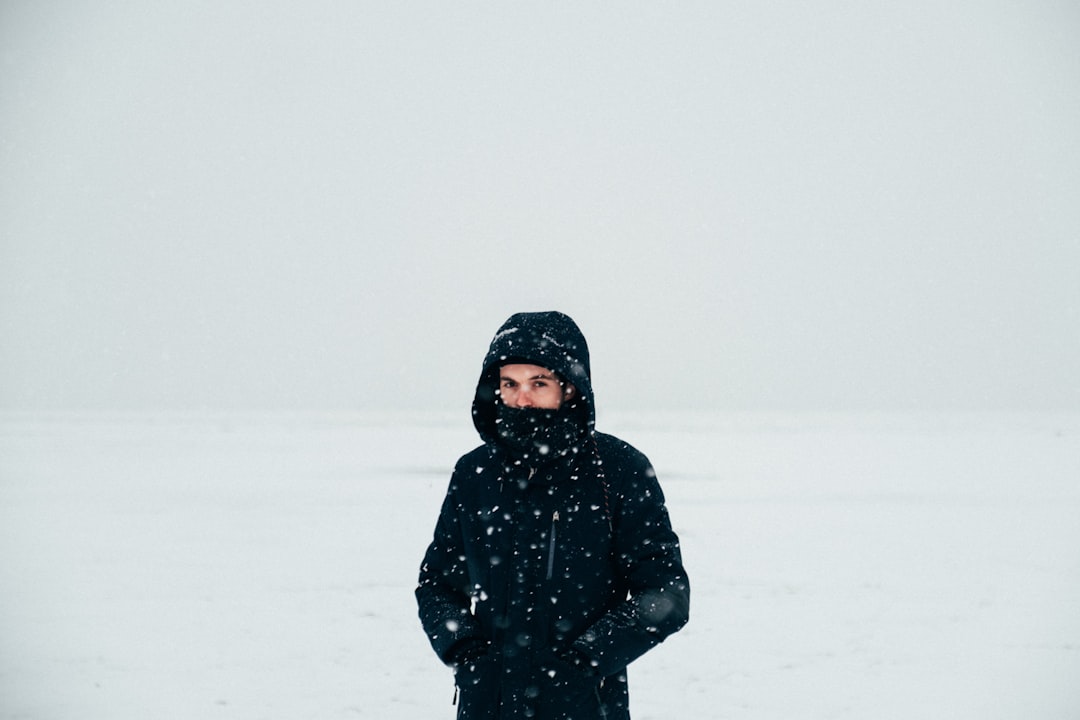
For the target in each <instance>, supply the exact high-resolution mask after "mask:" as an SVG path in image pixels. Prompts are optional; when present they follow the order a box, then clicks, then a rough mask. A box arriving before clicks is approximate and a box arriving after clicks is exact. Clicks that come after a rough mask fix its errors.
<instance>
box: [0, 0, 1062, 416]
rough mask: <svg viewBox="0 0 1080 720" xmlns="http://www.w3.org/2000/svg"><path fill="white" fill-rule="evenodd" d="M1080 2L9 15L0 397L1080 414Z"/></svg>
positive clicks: (269, 7) (98, 404) (149, 5)
mask: <svg viewBox="0 0 1080 720" xmlns="http://www.w3.org/2000/svg"><path fill="white" fill-rule="evenodd" d="M1078 38H1080V9H1078V6H1077V5H1076V4H1075V3H1073V2H1045V1H1040V0H1034V1H1028V2H1022V3H1017V2H974V1H972V2H940V1H934V2H919V1H916V2H905V3H884V2H883V3H873V2H871V3H862V2H838V1H833V2H810V3H796V2H787V3H781V2H760V1H758V0H753V1H750V0H748V1H746V2H716V1H709V2H681V3H644V2H641V3H630V2H612V3H581V2H555V3H552V2H532V3H496V2H486V3H474V2H453V3H446V2H389V3H375V2H371V3H361V2H354V1H348V2H346V1H341V2H311V3H298V2H297V3H290V2H265V1H259V2H256V1H254V0H251V1H247V2H218V1H217V0H214V1H212V2H211V1H208V2H182V3H176V2H169V3H165V2H160V3H159V2H146V1H145V0H139V1H138V2H135V1H132V2H109V3H98V2H63V3H41V2H36V1H33V0H22V1H16V0H3V2H0V407H6V408H15V409H60V408H78V409H96V408H103V409H112V408H118V409H137V408H148V409H157V408H184V409H217V408H222V409H245V408H251V409H286V410H289V409H307V408H310V409H321V408H328V409H353V408H356V409H369V408H383V407H402V408H409V409H420V408H432V409H439V410H455V409H461V410H462V412H465V411H466V408H467V405H468V402H469V399H470V397H471V392H472V387H473V385H474V383H475V380H476V375H477V373H478V371H479V366H480V362H481V359H482V356H483V353H484V350H485V348H486V345H487V343H488V341H489V340H490V337H491V335H492V334H493V333H494V331H495V329H496V328H497V326H498V325H499V324H500V323H501V322H502V321H503V320H504V319H505V318H506V317H507V316H509V315H510V314H512V313H513V312H516V311H519V310H547V309H560V310H563V311H565V312H567V313H569V314H570V315H571V316H573V317H574V318H575V319H576V320H577V321H578V322H579V324H580V325H581V326H582V329H583V330H584V332H585V334H586V336H587V337H588V339H589V341H590V344H591V346H592V349H593V357H594V363H593V371H594V378H595V385H596V389H597V393H598V398H599V403H600V406H601V410H603V409H604V408H615V409H647V408H667V409H672V408H674V409H679V408H687V409H700V410H707V409H722V410H724V409H731V410H746V409H751V410H753V409H764V410H786V409H814V410H817V409H822V410H832V409H839V410H845V409H854V410H861V409H939V408H940V409H976V410H978V409H1055V408H1071V409H1078V408H1080V374H1078V370H1077V368H1078V367H1080V42H1078Z"/></svg>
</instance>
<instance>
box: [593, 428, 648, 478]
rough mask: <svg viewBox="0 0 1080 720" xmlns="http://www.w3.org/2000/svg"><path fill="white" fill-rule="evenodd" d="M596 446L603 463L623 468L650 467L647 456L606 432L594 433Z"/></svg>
mask: <svg viewBox="0 0 1080 720" xmlns="http://www.w3.org/2000/svg"><path fill="white" fill-rule="evenodd" d="M596 447H597V450H599V452H600V457H601V459H602V460H603V461H604V463H605V464H611V465H614V466H616V467H619V468H621V469H623V470H635V471H640V470H645V469H650V470H651V468H652V463H650V462H649V458H647V457H645V453H643V452H641V451H640V450H638V449H637V448H636V447H634V446H633V445H631V444H630V443H628V442H626V441H625V440H622V439H621V438H617V437H615V436H614V435H608V434H607V433H601V432H598V433H596Z"/></svg>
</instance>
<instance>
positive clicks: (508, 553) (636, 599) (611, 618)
mask: <svg viewBox="0 0 1080 720" xmlns="http://www.w3.org/2000/svg"><path fill="white" fill-rule="evenodd" d="M595 408H596V403H595V398H594V396H593V392H592V381H591V370H590V365H589V349H588V346H587V345H586V343H585V338H584V336H583V335H582V333H581V330H580V329H579V328H578V326H577V325H576V324H575V323H574V321H573V320H572V319H570V318H569V317H568V316H566V315H564V314H562V313H559V312H536V313H518V314H516V315H513V316H512V317H510V319H509V320H507V321H506V323H504V324H503V325H502V327H500V328H499V330H498V332H497V333H496V334H495V337H494V339H493V340H492V341H491V346H490V348H489V349H488V352H487V355H486V356H485V357H484V362H483V369H482V371H481V374H480V379H479V382H478V383H477V386H476V394H475V397H474V399H473V404H472V417H473V424H474V425H475V426H476V429H477V431H478V432H479V434H480V438H481V439H482V440H483V445H482V446H480V447H478V448H476V449H475V450H473V451H471V452H469V453H468V454H466V455H464V456H463V457H461V459H460V460H458V462H457V464H456V466H455V468H454V471H453V474H452V476H451V478H450V485H449V488H448V490H447V493H446V496H445V499H444V501H443V504H442V509H441V511H440V514H439V517H438V521H437V523H436V527H435V532H434V537H433V539H432V541H431V544H430V545H429V546H428V548H427V552H426V553H425V555H424V559H423V563H422V564H421V567H420V576H419V584H418V586H417V588H416V600H417V604H418V607H419V614H420V620H421V623H422V625H423V628H424V631H425V632H426V633H427V637H428V639H429V641H430V642H431V646H432V647H433V648H434V650H435V653H436V654H437V655H438V657H439V658H440V659H441V660H442V661H443V662H444V663H446V664H447V665H450V666H451V667H452V668H453V669H454V680H455V685H456V689H455V690H454V696H453V698H454V702H456V703H457V706H458V707H457V717H458V718H459V720H496V719H497V720H509V719H515V720H516V719H517V718H522V719H524V718H530V719H532V720H591V719H592V718H597V719H600V718H604V719H605V720H629V717H630V712H629V707H628V698H629V695H628V691H627V665H629V664H630V663H631V662H632V661H633V660H635V659H636V658H638V657H639V656H641V655H642V654H643V653H645V652H646V651H647V650H649V649H651V648H653V647H654V646H656V645H657V644H659V643H660V642H661V641H663V640H664V639H665V638H667V637H668V636H669V635H671V634H672V633H674V632H676V631H677V630H679V629H681V628H682V627H683V626H684V625H685V624H686V622H687V620H688V619H689V605H690V588H689V581H688V579H687V575H686V572H685V570H684V568H683V564H682V558H681V553H680V549H679V539H678V537H677V536H676V534H675V532H674V531H673V530H672V527H671V522H670V520H669V516H668V512H667V509H666V507H665V504H664V495H663V492H662V491H661V489H660V485H659V484H658V482H657V478H656V474H655V473H654V471H653V468H652V466H651V465H650V463H649V461H648V459H646V457H645V456H644V455H643V454H641V453H640V452H638V451H637V450H636V449H634V448H633V447H631V446H630V445H629V444H627V443H625V442H623V441H622V440H619V439H618V438H616V437H613V436H611V435H606V434H604V433H600V432H596V431H595V429H594V425H595V419H596V412H595Z"/></svg>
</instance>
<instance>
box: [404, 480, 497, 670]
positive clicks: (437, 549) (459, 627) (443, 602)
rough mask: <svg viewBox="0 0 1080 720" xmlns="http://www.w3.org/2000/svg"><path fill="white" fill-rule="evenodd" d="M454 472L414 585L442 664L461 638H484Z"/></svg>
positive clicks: (432, 644)
mask: <svg viewBox="0 0 1080 720" xmlns="http://www.w3.org/2000/svg"><path fill="white" fill-rule="evenodd" d="M456 478H457V472H456V471H455V473H454V476H453V477H451V479H450V487H449V489H448V490H447V492H446V498H445V499H444V500H443V505H442V510H441V511H440V512H439V519H438V522H437V523H436V525H435V534H434V537H433V539H432V541H431V544H430V545H428V548H427V552H426V553H425V554H424V561H423V563H422V564H421V565H420V579H419V584H418V585H417V588H416V602H417V605H418V606H419V612H420V622H421V624H422V625H423V627H424V632H425V633H427V636H428V640H429V641H430V642H431V647H432V648H433V649H434V650H435V653H436V654H437V655H438V656H439V659H440V660H442V661H443V662H445V663H450V662H452V660H453V653H454V649H455V646H457V645H458V643H461V642H462V641H467V640H473V639H484V638H483V632H482V630H481V628H480V626H479V623H478V622H477V620H476V618H475V616H474V615H473V614H472V612H471V610H470V609H471V605H472V596H471V594H470V586H469V573H468V568H467V565H466V562H465V550H464V542H463V537H462V526H461V520H460V517H459V515H458V512H457V506H458V503H457V501H456V497H455V496H456V494H457V484H456V482H455V481H456Z"/></svg>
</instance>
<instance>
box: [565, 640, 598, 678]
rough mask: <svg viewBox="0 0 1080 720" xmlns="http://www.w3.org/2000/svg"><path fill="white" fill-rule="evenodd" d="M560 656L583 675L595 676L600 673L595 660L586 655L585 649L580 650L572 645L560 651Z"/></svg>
mask: <svg viewBox="0 0 1080 720" xmlns="http://www.w3.org/2000/svg"><path fill="white" fill-rule="evenodd" d="M558 657H559V659H560V660H562V661H563V662H564V663H566V664H567V665H569V666H570V667H572V668H574V670H576V671H578V672H579V673H581V674H582V675H587V676H589V677H595V676H596V675H598V674H599V673H598V671H597V669H596V663H594V662H593V660H592V658H591V657H589V656H588V655H586V654H585V652H584V651H583V650H579V649H577V648H576V647H573V646H571V647H569V648H567V649H566V650H564V651H563V652H561V653H559V656H558Z"/></svg>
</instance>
